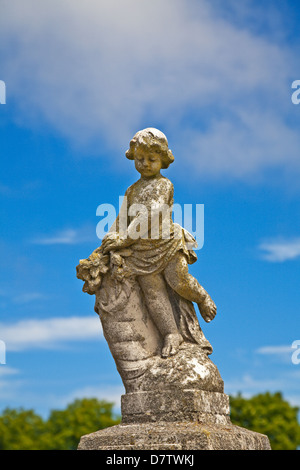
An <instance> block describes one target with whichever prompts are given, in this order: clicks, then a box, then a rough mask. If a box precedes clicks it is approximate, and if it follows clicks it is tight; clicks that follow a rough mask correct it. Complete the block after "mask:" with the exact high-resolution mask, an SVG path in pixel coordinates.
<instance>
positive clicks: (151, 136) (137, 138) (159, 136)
mask: <svg viewBox="0 0 300 470" xmlns="http://www.w3.org/2000/svg"><path fill="white" fill-rule="evenodd" d="M140 145H141V146H145V147H146V148H149V147H151V149H153V150H154V151H155V152H157V153H158V154H159V155H160V157H161V161H162V168H163V169H166V168H168V167H169V165H170V164H171V163H173V162H174V156H173V153H172V151H171V150H170V149H169V146H168V140H167V137H166V136H165V134H163V132H161V131H159V130H158V129H155V128H153V127H147V128H146V129H143V130H141V131H138V132H137V133H136V134H135V135H134V136H133V138H132V139H131V141H130V144H129V149H128V150H127V152H126V153H125V155H126V157H127V158H128V159H129V160H134V152H135V149H136V148H137V147H138V146H140Z"/></svg>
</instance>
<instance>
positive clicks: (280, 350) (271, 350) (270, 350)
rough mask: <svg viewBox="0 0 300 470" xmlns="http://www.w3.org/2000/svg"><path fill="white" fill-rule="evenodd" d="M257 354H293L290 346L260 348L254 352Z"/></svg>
mask: <svg viewBox="0 0 300 470" xmlns="http://www.w3.org/2000/svg"><path fill="white" fill-rule="evenodd" d="M256 352H257V353H258V354H266V355H271V356H273V355H275V356H277V355H280V356H281V355H286V354H291V353H292V352H293V348H292V345H291V344H290V345H283V346H262V347H261V348H258V349H257V350H256Z"/></svg>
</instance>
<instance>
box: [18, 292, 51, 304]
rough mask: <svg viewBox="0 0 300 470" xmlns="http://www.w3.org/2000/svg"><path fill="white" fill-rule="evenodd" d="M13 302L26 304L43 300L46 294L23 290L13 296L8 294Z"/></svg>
mask: <svg viewBox="0 0 300 470" xmlns="http://www.w3.org/2000/svg"><path fill="white" fill-rule="evenodd" d="M9 297H10V298H11V299H12V301H13V302H14V303H15V304H21V305H22V304H28V303H30V302H34V301H36V300H45V299H46V298H47V296H46V295H45V294H42V293H41V292H25V293H23V294H18V295H15V296H9Z"/></svg>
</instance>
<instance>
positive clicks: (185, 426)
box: [78, 422, 271, 451]
mask: <svg viewBox="0 0 300 470" xmlns="http://www.w3.org/2000/svg"><path fill="white" fill-rule="evenodd" d="M78 450H175V451H176V450H271V448H270V444H269V439H268V438H267V437H266V436H264V435H263V434H259V433H255V432H252V431H248V430H247V429H243V428H240V427H238V426H233V425H232V424H226V425H220V424H210V423H206V424H203V423H188V422H176V423H166V422H164V423H143V424H120V425H117V426H113V427H111V428H107V429H103V430H101V431H97V432H95V433H92V434H88V435H86V436H82V438H81V440H80V443H79V446H78Z"/></svg>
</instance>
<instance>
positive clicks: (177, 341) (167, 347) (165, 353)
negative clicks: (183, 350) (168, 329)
mask: <svg viewBox="0 0 300 470" xmlns="http://www.w3.org/2000/svg"><path fill="white" fill-rule="evenodd" d="M182 342H183V337H182V336H181V335H180V334H179V333H171V334H169V335H166V336H165V339H164V346H163V348H162V351H161V356H162V357H169V356H174V354H176V353H177V352H178V349H179V346H180V345H181V343H182Z"/></svg>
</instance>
